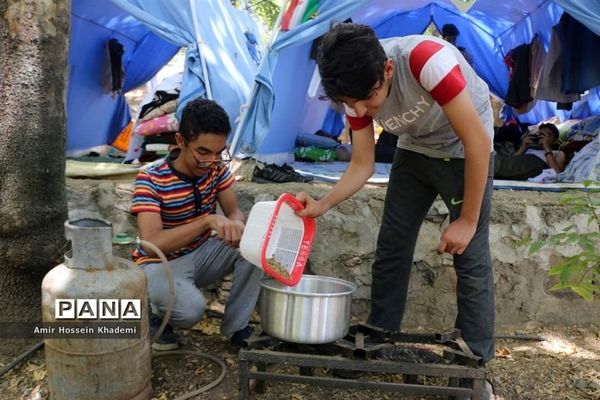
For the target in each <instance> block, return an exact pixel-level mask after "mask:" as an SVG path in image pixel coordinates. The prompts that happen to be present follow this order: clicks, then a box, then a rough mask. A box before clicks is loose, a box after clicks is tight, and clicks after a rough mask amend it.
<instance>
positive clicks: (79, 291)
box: [42, 218, 152, 400]
mask: <svg viewBox="0 0 600 400" xmlns="http://www.w3.org/2000/svg"><path fill="white" fill-rule="evenodd" d="M65 236H66V238H67V240H70V242H71V249H70V250H69V251H68V252H67V253H66V254H65V261H64V263H63V264H60V265H58V266H56V267H54V268H53V269H52V270H51V271H50V272H48V274H46V276H45V277H44V280H43V282H42V314H43V321H44V322H56V323H63V320H62V319H60V320H57V319H56V318H55V300H57V299H84V300H85V299H140V300H141V321H139V322H140V327H139V329H140V332H139V333H140V335H139V337H137V338H134V339H129V338H127V339H123V338H104V337H103V338H91V339H90V338H72V337H70V336H69V337H67V338H45V339H44V344H45V353H46V365H47V376H48V387H49V389H50V398H51V399H53V400H147V399H150V398H151V397H152V386H151V382H150V378H151V374H152V368H151V364H150V363H151V354H150V339H149V337H148V313H147V312H146V310H147V309H148V300H147V284H146V276H145V274H144V272H143V271H142V270H141V269H140V268H139V267H138V266H136V265H135V264H134V263H132V262H129V261H127V260H125V259H123V258H120V257H116V256H113V252H112V241H111V239H112V227H111V224H110V223H109V222H107V221H104V220H100V219H89V218H86V219H78V220H68V221H66V222H65ZM121 317H122V315H121ZM115 321H116V322H119V321H126V322H132V321H131V320H129V319H128V320H124V319H115V320H112V321H110V322H115ZM79 322H83V321H79ZM91 322H94V323H99V322H101V321H91ZM135 322H138V321H135Z"/></svg>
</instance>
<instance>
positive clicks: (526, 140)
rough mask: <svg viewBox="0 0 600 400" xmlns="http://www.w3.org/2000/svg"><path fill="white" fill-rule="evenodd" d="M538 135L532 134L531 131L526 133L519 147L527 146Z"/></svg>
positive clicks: (532, 142)
mask: <svg viewBox="0 0 600 400" xmlns="http://www.w3.org/2000/svg"><path fill="white" fill-rule="evenodd" d="M537 138H538V135H537V134H533V133H528V134H527V135H526V136H525V137H524V138H523V142H522V143H521V147H525V148H527V147H529V146H531V145H532V144H534V143H535V142H536V141H537V140H538V139H537Z"/></svg>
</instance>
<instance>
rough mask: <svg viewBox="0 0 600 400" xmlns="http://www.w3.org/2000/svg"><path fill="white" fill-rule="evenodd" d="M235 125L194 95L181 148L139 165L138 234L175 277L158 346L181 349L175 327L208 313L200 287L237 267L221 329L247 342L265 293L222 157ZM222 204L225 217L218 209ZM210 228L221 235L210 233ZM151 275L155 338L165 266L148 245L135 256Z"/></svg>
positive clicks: (135, 199)
mask: <svg viewBox="0 0 600 400" xmlns="http://www.w3.org/2000/svg"><path fill="white" fill-rule="evenodd" d="M230 131H231V126H230V124H229V117H228V116H227V114H226V113H225V110H223V108H222V107H221V106H220V105H218V104H217V103H215V102H214V101H212V100H204V99H197V100H194V101H191V102H189V103H188V104H187V105H186V106H185V108H184V109H183V114H182V117H181V124H180V126H179V132H177V133H176V135H175V139H176V141H177V146H178V148H177V149H175V150H173V151H172V152H171V153H170V154H169V155H168V156H167V157H166V158H165V159H163V160H161V161H160V162H158V163H157V164H155V165H153V166H151V167H150V168H148V169H146V170H144V171H141V172H140V173H139V174H138V176H137V178H136V181H135V189H134V192H133V204H132V207H131V213H132V214H134V215H137V225H138V230H139V236H140V238H141V239H142V240H146V241H149V242H151V243H153V244H155V245H156V246H158V248H159V249H160V250H161V251H162V252H163V253H165V255H166V257H167V259H168V260H169V263H170V265H171V268H172V270H173V278H174V283H175V301H174V304H173V308H172V314H171V318H170V319H169V321H168V325H166V327H165V330H164V331H163V332H162V335H161V336H160V337H159V338H158V340H157V341H156V342H155V343H153V344H152V347H153V348H154V349H156V350H173V349H175V348H177V338H176V337H175V334H174V333H173V328H172V327H179V328H191V327H192V326H193V325H194V324H196V322H198V321H199V320H200V319H201V318H202V316H203V315H204V309H205V308H206V301H205V299H204V296H203V295H202V292H201V290H200V289H201V288H203V287H206V286H208V285H211V284H213V283H215V282H216V281H218V280H220V279H221V278H223V277H224V276H225V275H227V274H229V273H230V272H233V284H232V287H231V292H230V295H229V300H228V302H227V306H226V308H225V314H224V316H223V321H222V322H221V333H222V334H223V335H224V336H226V337H229V338H230V340H231V342H232V343H234V344H235V345H238V346H240V347H241V346H243V345H244V341H245V340H246V339H247V338H248V337H249V336H250V335H251V334H252V328H251V327H250V326H249V325H248V321H249V320H250V316H251V314H252V312H253V311H254V306H255V304H256V301H257V299H258V294H259V291H260V286H259V281H260V279H261V278H262V276H263V273H262V270H261V269H259V268H257V267H256V266H254V265H252V264H251V263H250V262H248V261H246V260H245V259H244V258H243V257H242V256H241V254H240V252H239V250H238V249H237V247H238V245H239V242H240V239H241V236H242V232H243V230H244V221H245V216H244V214H243V213H242V211H241V210H240V209H239V207H238V202H237V199H236V194H235V192H234V190H233V187H232V186H233V184H234V179H233V176H232V175H231V173H230V172H229V169H228V168H227V165H228V161H230V157H229V159H223V158H222V154H223V152H225V151H226V144H227V135H228V134H229V132H230ZM217 204H218V205H219V206H220V207H221V209H222V210H223V214H224V215H217V214H216V213H215V212H216V210H217ZM211 231H215V232H216V236H211ZM133 257H134V259H135V262H136V263H137V264H138V265H140V266H141V268H142V269H143V271H144V272H145V273H146V277H147V279H148V295H149V297H150V304H151V308H152V310H151V314H150V336H151V337H153V336H154V335H155V333H156V332H157V331H158V328H159V327H160V325H161V323H162V320H161V318H163V317H164V314H165V312H166V307H167V301H168V297H169V296H168V291H169V289H168V288H169V284H168V280H167V279H166V278H167V275H166V272H165V267H164V266H163V264H162V263H161V262H160V259H158V257H157V255H156V254H154V252H153V251H151V250H150V249H149V248H146V247H144V246H142V247H138V248H137V249H136V250H135V251H134V254H133Z"/></svg>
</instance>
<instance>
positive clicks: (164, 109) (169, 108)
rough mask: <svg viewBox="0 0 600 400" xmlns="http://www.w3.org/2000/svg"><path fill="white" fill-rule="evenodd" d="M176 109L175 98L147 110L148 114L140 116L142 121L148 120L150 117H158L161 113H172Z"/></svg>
mask: <svg viewBox="0 0 600 400" xmlns="http://www.w3.org/2000/svg"><path fill="white" fill-rule="evenodd" d="M176 109H177V99H175V100H171V101H168V102H166V103H165V104H162V105H160V106H158V107H156V108H154V109H153V110H151V111H149V112H148V114H146V115H144V116H143V117H142V118H140V119H141V120H142V121H150V120H151V119H154V118H157V117H160V116H161V115H165V114H171V113H174V112H175V110H176Z"/></svg>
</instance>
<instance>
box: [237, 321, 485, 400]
mask: <svg viewBox="0 0 600 400" xmlns="http://www.w3.org/2000/svg"><path fill="white" fill-rule="evenodd" d="M399 342H400V343H435V344H442V345H445V346H447V347H449V348H448V349H447V350H444V352H443V356H442V357H441V358H440V360H439V362H428V363H419V362H406V361H395V360H394V361H390V360H386V359H376V358H371V356H373V355H375V354H384V356H385V354H386V352H390V354H392V353H393V350H394V349H398V347H397V345H396V343H399ZM248 344H249V348H248V349H242V350H240V352H239V355H238V357H239V361H240V376H239V397H238V399H240V400H247V399H249V398H250V386H249V385H250V379H256V380H257V382H258V383H257V386H256V387H255V390H257V391H262V390H264V385H265V383H266V382H270V381H277V382H291V383H302V384H309V385H318V386H331V387H339V388H354V389H379V390H387V391H392V392H397V393H415V394H421V395H441V396H462V397H470V398H472V399H473V400H481V398H482V392H483V386H484V382H485V371H484V369H483V368H481V367H480V359H479V358H478V357H476V356H474V355H473V353H471V351H470V350H469V349H468V347H466V344H464V341H463V340H462V338H460V331H453V332H450V333H446V334H436V335H420V334H417V335H409V334H403V333H398V332H389V331H385V330H382V329H378V328H375V327H372V326H369V325H366V324H359V325H353V326H352V327H351V328H350V332H349V334H348V335H347V336H346V337H345V338H344V339H341V340H339V341H337V342H336V343H331V344H325V345H319V346H308V345H293V344H289V343H285V342H282V341H278V340H277V339H273V338H271V337H269V336H264V335H263V336H258V337H255V338H253V339H251V340H249V342H248ZM264 346H267V348H265V347H264ZM253 347H259V348H253ZM307 353H308V354H307ZM456 364H462V365H456ZM269 365H286V366H293V367H298V369H297V373H293V372H290V373H287V372H279V373H274V372H268V371H267V369H268V366H269ZM252 366H255V367H256V368H255V369H253V368H251V367H252ZM314 368H329V369H332V370H338V371H339V370H341V371H346V372H347V373H348V376H349V377H350V379H342V378H337V377H329V376H326V377H323V376H314V375H313V373H312V372H313V370H314ZM350 371H358V372H375V373H388V374H400V375H402V376H403V377H404V382H402V383H391V382H379V381H373V380H368V379H365V378H364V377H363V378H361V379H357V378H355V377H354V376H353V375H356V373H354V374H352V372H350ZM419 376H428V377H441V378H447V382H448V383H447V384H446V385H426V384H419V383H418V377H419ZM366 378H368V377H366ZM460 379H469V380H472V381H473V386H472V387H470V388H469V387H458V382H459V380H460Z"/></svg>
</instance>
